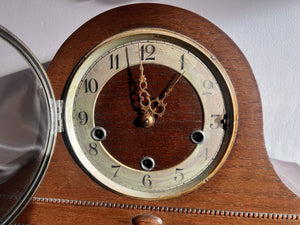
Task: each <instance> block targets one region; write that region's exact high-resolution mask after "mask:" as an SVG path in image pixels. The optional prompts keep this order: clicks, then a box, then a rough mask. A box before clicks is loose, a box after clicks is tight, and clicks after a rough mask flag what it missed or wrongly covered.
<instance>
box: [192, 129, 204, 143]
mask: <svg viewBox="0 0 300 225" xmlns="http://www.w3.org/2000/svg"><path fill="white" fill-rule="evenodd" d="M190 140H191V142H193V143H194V144H202V143H203V142H204V141H205V134H204V133H203V131H202V130H195V131H193V132H192V133H191V135H190Z"/></svg>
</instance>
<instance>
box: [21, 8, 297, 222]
mask: <svg viewBox="0 0 300 225" xmlns="http://www.w3.org/2000/svg"><path fill="white" fill-rule="evenodd" d="M129 12H130V13H129ZM145 12H147V13H145ZM140 27H158V28H164V29H168V30H173V31H176V32H178V33H182V34H184V35H186V36H189V37H191V38H192V39H194V40H195V41H197V42H199V43H200V44H202V45H203V46H205V47H206V48H207V49H208V50H209V51H210V52H212V54H214V55H215V56H216V58H217V59H218V60H219V61H220V62H221V64H222V66H223V67H224V68H225V69H226V71H227V73H228V75H229V77H230V79H231V82H232V84H233V86H234V89H235V92H236V95H237V99H238V108H239V128H238V133H237V137H236V141H235V144H234V147H233V149H232V151H231V153H230V155H229V157H228V159H227V160H226V162H225V163H224V165H223V167H222V168H221V169H220V171H219V172H218V173H217V174H216V175H215V176H214V177H213V178H212V179H211V180H210V181H208V182H207V183H206V184H204V185H202V186H200V187H199V188H198V189H196V190H194V191H193V192H191V193H189V194H185V195H182V196H180V197H178V198H174V199H169V200H162V201H143V200H138V199H131V198H127V197H124V196H120V195H118V194H115V193H113V192H111V191H109V190H106V189H105V188H104V187H102V186H100V185H99V184H97V183H96V182H94V181H93V180H92V179H90V178H89V177H88V176H87V175H86V174H85V173H84V172H83V171H82V169H81V168H80V167H79V166H78V165H77V164H76V162H75V161H74V159H73V158H72V157H71V155H70V153H69V151H68V149H67V147H66V146H65V143H64V141H63V138H62V135H60V134H58V137H57V143H56V147H55V150H54V154H53V157H52V161H51V163H50V166H49V168H48V171H47V173H46V176H45V178H44V180H43V182H42V183H41V185H40V187H39V189H38V191H37V193H36V195H35V197H34V199H33V201H32V202H31V203H30V204H29V205H28V206H27V208H26V209H25V210H24V211H23V213H22V214H21V215H20V216H19V217H18V218H17V220H16V221H17V222H20V223H29V224H47V223H48V222H49V221H55V223H57V224H61V223H64V224H72V221H76V222H77V223H80V224H83V223H85V222H87V221H88V222H89V223H92V222H94V223H95V222H97V224H106V223H112V224H130V223H131V219H132V218H133V217H134V216H136V215H139V214H152V215H156V216H158V217H160V218H161V219H162V220H163V221H164V224H175V223H176V222H178V221H182V222H181V223H182V224H183V223H186V224H188V223H189V224H198V223H199V224H201V223H203V222H204V221H205V222H206V223H207V224H214V223H225V224H227V223H228V224H233V223H235V222H239V224H250V223H251V224H253V223H259V224H277V223H283V224H287V223H289V222H291V223H293V222H295V221H296V220H298V218H299V216H298V215H299V214H300V200H299V198H297V197H296V196H295V195H294V194H293V193H292V192H291V191H290V190H288V189H287V188H286V187H285V185H284V184H283V183H282V182H281V181H280V179H279V178H278V176H277V175H276V173H275V172H274V170H273V167H272V165H271V163H270V161H269V158H268V155H267V152H266V149H265V145H264V139H263V126H262V108H261V101H260V96H259V91H258V87H257V84H256V81H255V78H254V76H253V73H252V70H251V68H250V66H249V64H248V62H247V60H246V59H245V57H244V56H243V54H242V53H241V51H240V50H239V48H238V47H237V46H236V45H235V44H234V42H233V41H232V40H231V39H230V38H229V37H228V36H227V35H226V34H224V33H223V32H222V31H221V30H220V29H218V28H217V27H216V26H215V25H213V24H212V23H210V22H209V21H207V20H206V19H204V18H202V17H200V16H198V15H196V14H194V13H191V12H188V11H186V10H183V9H179V8H176V7H172V6H167V5H159V4H135V5H129V6H124V7H119V8H116V9H113V10H110V11H107V12H105V13H103V14H100V15H99V16H97V17H95V18H93V19H91V20H90V21H88V22H87V23H86V24H84V25H83V26H82V27H80V28H79V29H78V30H77V31H75V32H74V33H73V34H72V35H71V36H70V38H68V40H66V42H65V43H64V44H63V46H62V47H61V48H60V50H59V51H58V52H57V54H56V56H55V58H54V59H53V61H52V63H51V65H50V67H49V69H48V76H49V78H50V80H51V85H52V87H53V89H54V92H55V95H56V99H61V97H62V95H63V91H64V87H65V84H66V83H67V80H68V77H69V75H70V74H71V73H72V71H73V69H74V68H75V66H76V65H77V64H78V62H79V61H80V60H81V58H82V57H83V56H84V55H85V54H86V53H87V52H89V51H90V50H91V49H92V48H93V47H94V46H95V45H97V44H99V43H100V42H101V41H103V40H105V39H106V38H108V37H110V36H112V35H114V34H116V33H119V32H122V31H126V30H130V29H134V28H140ZM249 217H250V218H253V220H250V219H249Z"/></svg>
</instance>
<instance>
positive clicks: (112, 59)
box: [109, 54, 119, 70]
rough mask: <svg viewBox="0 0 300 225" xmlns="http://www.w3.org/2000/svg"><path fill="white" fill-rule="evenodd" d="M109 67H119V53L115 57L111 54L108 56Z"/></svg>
mask: <svg viewBox="0 0 300 225" xmlns="http://www.w3.org/2000/svg"><path fill="white" fill-rule="evenodd" d="M109 57H110V69H111V70H112V69H114V68H115V69H116V70H117V69H119V54H117V55H116V56H115V57H114V55H113V54H111V55H110V56H109Z"/></svg>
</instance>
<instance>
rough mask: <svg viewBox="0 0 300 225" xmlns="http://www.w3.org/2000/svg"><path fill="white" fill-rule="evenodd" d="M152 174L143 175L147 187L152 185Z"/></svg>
mask: <svg viewBox="0 0 300 225" xmlns="http://www.w3.org/2000/svg"><path fill="white" fill-rule="evenodd" d="M150 178H151V177H150V175H145V176H144V177H143V185H144V186H145V187H151V186H152V181H151V180H150Z"/></svg>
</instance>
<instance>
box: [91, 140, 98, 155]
mask: <svg viewBox="0 0 300 225" xmlns="http://www.w3.org/2000/svg"><path fill="white" fill-rule="evenodd" d="M89 153H90V155H94V156H95V155H97V154H98V149H97V144H96V143H95V142H92V143H90V144H89Z"/></svg>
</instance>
